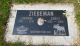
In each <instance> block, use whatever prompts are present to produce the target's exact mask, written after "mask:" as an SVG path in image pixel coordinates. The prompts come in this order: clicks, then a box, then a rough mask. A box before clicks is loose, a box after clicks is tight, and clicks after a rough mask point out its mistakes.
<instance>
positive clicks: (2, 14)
mask: <svg viewBox="0 0 80 46" xmlns="http://www.w3.org/2000/svg"><path fill="white" fill-rule="evenodd" d="M12 3H16V4H20V3H21V4H23V3H73V4H74V6H75V12H76V22H77V24H78V26H79V29H80V5H79V3H78V1H77V0H0V46H25V45H24V44H22V43H19V42H16V43H14V44H11V43H6V42H5V41H4V33H5V28H6V23H7V20H8V18H9V13H10V7H11V6H12V5H11V4H12ZM28 46H31V45H28ZM43 46H47V45H43Z"/></svg>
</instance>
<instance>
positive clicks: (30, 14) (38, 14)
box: [29, 11, 54, 16]
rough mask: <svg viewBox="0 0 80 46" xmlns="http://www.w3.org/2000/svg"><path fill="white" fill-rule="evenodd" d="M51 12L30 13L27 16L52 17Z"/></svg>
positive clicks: (52, 13)
mask: <svg viewBox="0 0 80 46" xmlns="http://www.w3.org/2000/svg"><path fill="white" fill-rule="evenodd" d="M53 15H54V12H52V11H30V12H29V16H53Z"/></svg>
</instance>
